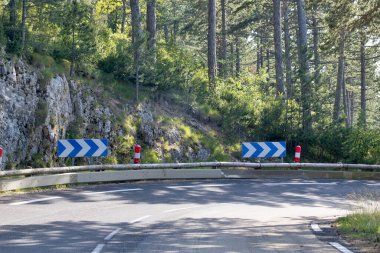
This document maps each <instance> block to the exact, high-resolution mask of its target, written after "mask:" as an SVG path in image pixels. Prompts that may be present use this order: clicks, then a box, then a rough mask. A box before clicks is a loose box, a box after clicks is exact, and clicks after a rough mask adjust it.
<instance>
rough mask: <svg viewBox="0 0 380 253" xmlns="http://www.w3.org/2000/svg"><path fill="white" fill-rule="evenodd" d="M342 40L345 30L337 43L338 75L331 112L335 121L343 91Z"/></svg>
mask: <svg viewBox="0 0 380 253" xmlns="http://www.w3.org/2000/svg"><path fill="white" fill-rule="evenodd" d="M344 42H345V32H342V33H341V35H340V44H339V61H338V77H337V83H336V92H335V103H334V114H333V120H334V121H335V122H338V121H339V118H340V104H341V97H342V91H343V92H345V91H344V90H343V79H344Z"/></svg>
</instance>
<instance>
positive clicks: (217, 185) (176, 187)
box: [166, 184, 232, 189]
mask: <svg viewBox="0 0 380 253" xmlns="http://www.w3.org/2000/svg"><path fill="white" fill-rule="evenodd" d="M230 185H232V184H199V185H178V186H167V187H166V188H169V189H182V188H200V187H223V186H230Z"/></svg>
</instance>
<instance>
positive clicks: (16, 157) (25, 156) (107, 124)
mask: <svg viewBox="0 0 380 253" xmlns="http://www.w3.org/2000/svg"><path fill="white" fill-rule="evenodd" d="M87 89H90V88H88V87H82V88H80V87H78V85H77V84H76V83H75V82H74V81H69V80H67V78H66V77H65V76H64V75H56V76H54V77H53V78H52V79H51V80H48V81H47V82H46V81H45V83H44V81H43V80H41V78H39V77H38V74H37V73H36V72H35V71H33V70H32V69H31V68H30V67H28V65H27V64H25V63H24V62H22V61H21V60H18V61H16V62H15V61H11V60H5V59H1V58H0V147H2V148H3V150H4V154H3V163H2V165H1V167H2V168H4V167H5V164H10V165H20V164H25V165H28V162H30V161H31V160H32V158H33V157H34V156H36V155H39V156H41V159H42V161H44V162H46V163H52V165H56V164H59V163H60V161H59V160H58V159H57V154H56V147H57V141H58V139H63V138H108V137H109V135H110V134H111V132H112V124H111V117H112V113H111V112H110V110H109V108H107V107H104V106H101V105H99V104H98V102H97V100H96V98H95V97H93V96H92V95H91V93H92V92H91V90H87ZM84 94H86V95H84ZM94 126H96V127H94Z"/></svg>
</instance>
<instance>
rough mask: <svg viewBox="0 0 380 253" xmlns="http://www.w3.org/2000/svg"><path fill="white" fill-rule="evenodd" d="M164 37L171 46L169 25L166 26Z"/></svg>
mask: <svg viewBox="0 0 380 253" xmlns="http://www.w3.org/2000/svg"><path fill="white" fill-rule="evenodd" d="M164 37H165V43H166V44H169V40H170V39H169V28H168V24H164Z"/></svg>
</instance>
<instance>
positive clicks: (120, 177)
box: [0, 169, 224, 192]
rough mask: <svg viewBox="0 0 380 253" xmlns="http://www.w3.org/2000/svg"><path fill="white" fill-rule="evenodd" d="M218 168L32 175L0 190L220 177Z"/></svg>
mask: <svg viewBox="0 0 380 253" xmlns="http://www.w3.org/2000/svg"><path fill="white" fill-rule="evenodd" d="M222 178H224V175H223V173H222V171H221V170H220V169H202V170H200V169H176V170H173V169H155V170H132V171H131V170H129V171H107V172H103V171H100V172H82V173H65V174H56V175H44V176H34V177H26V178H17V179H8V180H2V181H0V192H4V191H12V190H19V189H26V188H33V187H44V186H53V185H59V184H80V183H97V182H120V181H136V180H165V179H168V180H170V179H171V180H174V179H222Z"/></svg>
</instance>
